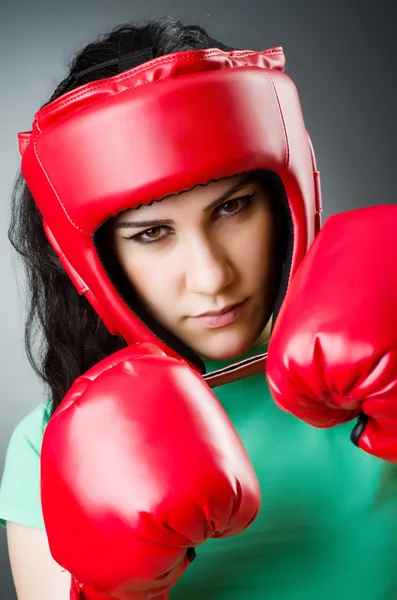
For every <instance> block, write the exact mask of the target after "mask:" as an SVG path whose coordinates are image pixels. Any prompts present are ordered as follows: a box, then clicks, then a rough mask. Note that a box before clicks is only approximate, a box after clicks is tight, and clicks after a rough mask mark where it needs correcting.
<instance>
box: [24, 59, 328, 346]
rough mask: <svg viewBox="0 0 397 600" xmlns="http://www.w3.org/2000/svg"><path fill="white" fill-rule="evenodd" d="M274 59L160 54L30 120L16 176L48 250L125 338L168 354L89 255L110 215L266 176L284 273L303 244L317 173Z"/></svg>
mask: <svg viewBox="0 0 397 600" xmlns="http://www.w3.org/2000/svg"><path fill="white" fill-rule="evenodd" d="M284 62H285V58H284V54H283V52H282V49H281V48H275V49H272V50H267V51H264V52H253V51H244V52H242V51H240V52H222V51H220V50H209V51H193V52H185V53H177V54H174V55H168V56H165V57H160V58H158V59H155V60H153V61H150V62H149V63H145V64H144V65H140V66H139V67H136V68H135V69H132V70H130V71H127V72H125V73H122V74H120V75H117V76H115V77H112V78H109V79H105V80H100V81H97V82H93V83H90V84H87V85H85V86H82V87H81V88H78V89H76V90H73V91H71V92H69V93H67V94H65V95H64V96H63V97H61V98H59V99H58V100H56V101H54V102H53V103H51V104H50V105H48V106H46V107H44V108H43V109H41V110H40V111H39V112H38V113H37V114H36V117H35V121H34V124H33V131H32V133H31V136H30V140H29V142H27V134H26V132H25V133H24V134H21V136H20V147H21V151H23V157H22V165H21V166H22V173H23V175H24V177H25V179H26V182H27V184H28V186H29V188H30V190H31V192H32V194H33V196H34V198H35V201H36V203H37V205H38V207H39V210H40V212H41V214H42V215H43V219H44V221H45V223H46V230H47V233H48V235H49V239H50V241H51V243H53V246H54V249H55V250H56V251H57V252H58V255H59V256H62V257H63V261H64V264H65V268H66V266H68V272H69V273H72V274H73V277H72V275H71V277H72V280H73V281H74V282H75V285H76V287H78V289H79V292H80V293H81V292H82V289H83V288H82V286H81V281H83V282H84V284H85V285H86V287H87V289H85V288H84V290H85V291H84V292H83V293H85V294H86V296H87V299H88V300H89V301H90V302H91V303H92V305H93V306H94V308H95V310H97V312H98V313H99V314H100V316H101V317H102V319H103V320H104V322H105V323H106V325H107V326H108V328H109V329H110V331H112V332H113V333H120V334H121V335H122V336H123V337H124V338H125V339H126V340H127V342H129V343H134V342H137V341H139V342H153V343H157V344H159V345H160V346H161V347H162V349H163V350H164V351H166V352H167V353H168V354H172V351H171V350H170V349H169V348H167V347H166V345H165V344H164V343H163V342H161V341H159V340H158V339H157V338H156V337H155V335H154V334H153V333H151V332H150V331H149V330H148V329H147V327H146V326H145V325H144V324H143V323H142V322H141V321H140V320H139V319H138V318H137V317H136V316H135V315H134V314H132V312H131V310H130V309H129V308H128V307H127V306H126V305H125V304H124V302H123V301H122V299H121V298H120V297H119V296H118V294H117V292H116V290H115V289H114V287H113V284H112V283H111V281H110V279H109V277H108V276H107V274H106V272H105V271H104V268H103V266H102V264H101V262H100V260H99V258H98V256H97V252H96V249H95V247H94V244H93V239H92V236H93V233H94V232H95V231H96V229H97V228H98V226H99V225H101V224H102V223H103V222H104V221H106V220H107V219H108V218H109V217H111V216H114V215H116V214H117V213H118V212H120V211H122V210H124V209H127V208H133V207H137V206H139V205H140V204H147V203H150V202H151V201H153V200H161V199H163V198H164V197H166V196H167V195H170V194H177V193H180V192H181V191H184V190H189V189H191V188H192V187H194V186H195V185H197V184H203V185H205V184H207V183H208V182H209V181H212V180H218V179H222V178H224V177H229V176H233V175H236V174H239V173H244V172H246V171H250V170H253V169H267V170H271V171H274V172H275V173H277V174H278V175H279V176H280V178H281V179H282V182H283V184H284V187H285V189H286V193H287V196H288V200H289V204H290V209H291V214H292V220H293V227H294V248H293V256H292V265H291V274H293V273H294V272H295V271H296V268H297V267H298V265H299V263H300V262H301V260H302V258H303V256H304V254H305V252H306V251H307V249H308V247H309V246H310V244H311V242H312V241H313V239H314V236H315V233H316V230H317V228H318V214H319V212H321V197H320V196H319V186H318V174H317V171H316V168H315V163H314V159H313V156H312V149H311V145H310V140H309V139H308V135H307V132H306V128H305V125H304V122H303V118H302V113H301V107H300V104H299V98H298V94H297V91H296V88H295V86H294V84H293V82H292V81H291V80H290V78H289V77H288V76H287V75H285V74H284V73H283V68H284ZM54 242H55V243H54ZM66 261H67V262H66ZM174 356H176V355H175V354H174Z"/></svg>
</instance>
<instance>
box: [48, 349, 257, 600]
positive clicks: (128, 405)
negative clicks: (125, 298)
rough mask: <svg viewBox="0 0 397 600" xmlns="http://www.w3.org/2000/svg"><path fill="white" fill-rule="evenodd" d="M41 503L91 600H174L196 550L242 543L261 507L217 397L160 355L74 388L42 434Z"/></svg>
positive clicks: (133, 360) (61, 556)
mask: <svg viewBox="0 0 397 600" xmlns="http://www.w3.org/2000/svg"><path fill="white" fill-rule="evenodd" d="M41 498H42V507H43V515H44V522H45V526H46V531H47V535H48V540H49V544H50V549H51V553H52V555H53V557H54V559H55V560H56V561H57V562H58V563H59V564H60V565H62V566H63V567H64V568H65V569H67V570H68V571H69V572H70V573H71V574H72V576H73V578H74V579H73V583H72V591H71V598H73V599H75V598H84V599H86V600H100V599H101V600H102V599H103V600H104V599H105V598H109V596H108V595H107V594H110V595H111V597H113V598H118V599H120V600H143V599H145V600H149V599H150V600H151V599H152V598H153V599H154V598H156V600H157V599H158V600H160V599H161V600H164V599H166V598H167V597H168V590H169V588H170V587H171V586H172V585H173V584H174V583H175V582H176V581H177V579H178V578H179V577H180V575H181V574H182V573H183V571H184V570H185V569H186V567H187V566H188V564H189V562H190V560H191V558H192V555H193V554H194V551H193V550H192V548H193V547H195V546H198V545H200V544H202V543H203V542H205V540H206V539H208V538H210V537H223V536H231V535H235V534H238V533H240V532H241V531H243V530H244V529H245V528H246V527H247V526H248V525H249V524H250V523H251V522H252V521H253V520H254V518H255V517H256V515H257V513H258V510H259V504H260V493H259V484H258V481H257V478H256V475H255V473H254V470H253V467H252V465H251V463H250V460H249V458H248V456H247V454H246V452H245V450H244V447H243V445H242V442H241V440H240V438H239V437H238V435H237V433H236V431H235V429H234V427H233V426H232V424H231V422H230V421H229V419H228V417H227V415H226V413H225V412H224V410H223V408H222V406H221V405H220V403H219V401H218V400H217V398H216V396H215V395H214V394H213V392H212V391H211V390H210V389H209V387H208V385H207V384H206V383H205V381H204V380H203V378H202V377H201V376H200V375H199V374H198V373H196V372H195V371H194V370H193V369H191V368H190V367H189V366H188V365H187V364H186V362H184V361H183V360H177V359H174V358H170V357H168V356H166V355H165V354H164V353H163V352H162V351H160V350H159V349H158V348H156V347H155V346H154V345H152V344H140V345H137V346H135V347H129V348H126V349H124V350H121V351H120V352H117V353H116V354H114V355H112V356H110V357H108V358H106V359H105V360H103V361H101V362H100V363H98V364H97V365H96V366H95V367H93V368H92V369H90V370H89V371H88V372H87V373H86V374H85V375H83V376H82V377H80V378H79V379H77V380H76V382H75V383H74V384H73V386H72V388H71V390H70V391H69V393H68V394H67V396H66V397H65V399H64V401H63V402H62V404H61V406H60V407H59V408H58V409H57V411H56V412H55V414H54V415H53V416H52V418H51V419H50V421H49V423H48V426H47V429H46V431H45V434H44V439H43V446H42V455H41ZM79 582H81V583H79Z"/></svg>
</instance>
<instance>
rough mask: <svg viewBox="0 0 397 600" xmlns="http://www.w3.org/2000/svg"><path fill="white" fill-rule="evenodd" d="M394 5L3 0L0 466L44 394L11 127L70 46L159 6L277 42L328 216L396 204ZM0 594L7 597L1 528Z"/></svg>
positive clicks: (384, 0)
mask: <svg viewBox="0 0 397 600" xmlns="http://www.w3.org/2000/svg"><path fill="white" fill-rule="evenodd" d="M6 4H7V6H6ZM396 7H397V0H378V1H377V2H369V1H366V0H355V1H354V0H318V1H315V0H277V1H276V2H268V1H267V0H245V2H242V3H237V2H235V1H234V0H199V1H198V2H195V3H194V4H190V2H188V0H135V1H134V2H132V1H131V0H130V1H126V0H68V1H67V2H56V0H34V1H33V2H32V0H11V1H7V0H1V6H0V73H1V83H0V99H1V100H0V101H1V111H0V120H1V123H0V159H1V161H0V163H1V167H0V169H1V171H0V172H1V179H0V211H1V217H0V268H1V280H2V292H3V293H2V295H1V299H0V303H1V305H0V320H1V325H0V331H1V339H2V344H1V363H0V364H1V400H0V402H1V412H0V415H1V417H0V473H1V472H2V469H3V463H4V456H5V451H6V448H7V444H8V441H9V438H10V435H11V432H12V430H13V428H14V427H15V426H16V424H17V423H18V421H19V420H20V419H22V417H23V416H24V415H25V414H26V413H28V412H29V411H30V410H32V409H33V408H34V407H35V406H36V404H37V403H38V402H40V401H41V399H42V396H43V390H42V387H41V384H40V382H39V381H38V380H37V378H36V377H35V375H34V374H33V372H32V371H31V369H30V367H29V365H28V362H27V359H26V358H25V356H24V349H23V322H24V316H25V312H24V305H23V287H21V286H22V278H21V277H20V276H19V277H18V279H19V281H20V286H19V288H17V284H16V272H17V274H18V275H20V270H19V267H18V266H17V265H14V261H13V260H12V258H11V251H10V248H9V244H8V241H7V236H6V230H7V226H8V221H9V198H10V194H11V188H12V184H13V181H14V177H15V174H16V170H17V168H18V165H19V156H18V152H17V140H16V134H17V132H18V131H23V130H26V129H29V128H30V125H31V121H32V118H33V114H34V112H35V111H36V110H37V109H38V108H39V107H40V106H41V104H43V103H44V102H45V101H47V100H48V98H49V96H50V95H51V93H52V91H53V89H54V88H55V86H56V84H57V83H58V82H59V80H60V79H61V78H63V76H64V72H65V71H64V69H65V65H66V61H67V59H68V57H69V56H70V54H72V53H74V52H75V51H76V49H78V48H79V47H80V46H82V45H83V44H85V43H87V42H89V41H90V40H91V39H92V38H94V37H96V36H97V35H98V34H99V33H102V32H104V31H106V30H107V29H109V28H110V27H113V26H114V25H117V24H119V23H121V22H124V21H129V20H136V19H138V20H140V19H142V18H146V17H155V16H159V15H161V14H163V13H170V14H175V15H178V16H180V18H181V19H182V20H183V21H185V22H190V23H193V22H195V23H198V24H201V25H202V26H204V27H206V28H207V29H208V31H209V32H210V34H212V35H213V36H214V37H215V38H217V39H219V40H220V41H223V42H225V43H226V44H229V45H231V46H235V47H239V48H253V49H257V50H260V49H264V48H267V47H272V46H278V45H282V46H283V47H284V50H285V52H286V55H287V72H288V74H289V75H290V76H291V77H292V78H293V79H294V81H295V83H296V84H297V86H298V89H299V91H300V97H301V102H302V105H303V111H304V115H305V120H306V124H307V128H308V130H309V132H310V135H311V137H312V140H313V143H314V147H315V150H316V156H317V161H318V165H319V167H320V170H321V173H322V188H323V201H324V204H325V206H324V214H325V216H327V215H329V214H332V213H334V212H338V211H341V210H346V209H349V208H353V207H358V206H364V205H370V204H378V203H395V202H396V201H397V195H396V171H397V168H396V165H395V159H396V152H395V147H394V140H395V139H396V133H397V131H396V114H395V110H396V87H395V77H396V45H395V41H394V40H395V36H396V25H397V8H396ZM368 243H371V240H368ZM374 251H376V249H374ZM0 598H1V599H2V600H13V599H15V592H14V590H13V585H12V580H11V574H10V569H9V563H8V556H7V551H6V536H5V531H4V530H3V529H1V530H0ZM38 600H39V599H38Z"/></svg>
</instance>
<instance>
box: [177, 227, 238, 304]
mask: <svg viewBox="0 0 397 600" xmlns="http://www.w3.org/2000/svg"><path fill="white" fill-rule="evenodd" d="M185 265H186V288H187V291H188V292H191V293H194V294H205V295H207V296H216V295H218V294H220V293H221V292H222V291H223V290H224V289H225V288H226V287H227V286H228V285H229V284H230V283H231V282H232V281H233V278H234V269H233V265H232V262H231V260H230V257H229V256H228V252H227V248H224V247H223V246H222V245H220V244H219V243H215V242H214V241H213V240H210V239H206V238H205V239H203V238H202V237H200V238H196V239H193V238H190V239H189V243H188V245H187V248H186V262H185Z"/></svg>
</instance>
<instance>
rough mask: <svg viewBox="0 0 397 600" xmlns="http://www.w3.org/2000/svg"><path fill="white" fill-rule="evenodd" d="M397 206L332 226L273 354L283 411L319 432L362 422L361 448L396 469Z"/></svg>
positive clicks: (296, 285) (277, 333) (290, 300)
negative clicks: (352, 421) (361, 418)
mask: <svg viewBox="0 0 397 600" xmlns="http://www.w3.org/2000/svg"><path fill="white" fill-rule="evenodd" d="M396 231H397V206H396V205H382V206H373V207H369V208H363V209H358V210H353V211H349V212H345V213H342V214H338V215H334V216H332V217H330V218H329V219H328V220H327V221H326V222H325V225H324V227H323V228H322V230H321V232H320V233H319V235H318V236H317V238H316V240H315V242H314V244H313V245H312V247H311V248H310V250H309V252H308V254H307V256H306V257H305V259H304V260H303V262H302V264H301V266H300V268H299V270H298V272H297V274H296V275H295V277H294V279H293V280H292V283H291V286H290V289H289V291H288V293H287V296H286V299H285V302H284V304H283V306H282V308H281V311H280V313H279V316H278V319H277V322H276V325H275V328H274V330H273V334H272V337H271V340H270V344H269V356H268V359H267V378H268V381H269V385H270V388H271V391H272V394H273V397H274V399H275V401H276V403H277V404H278V405H279V406H280V407H281V408H282V409H284V410H286V411H288V412H290V413H292V414H294V415H296V416H297V417H299V418H300V419H303V420H304V421H306V422H307V423H310V424H311V425H314V426H315V427H332V426H333V425H337V424H338V423H342V422H344V421H347V420H350V419H353V418H354V417H356V416H357V415H358V414H359V413H364V414H365V415H367V417H368V418H369V420H368V423H367V424H366V426H365V428H364V431H363V433H362V434H361V437H360V438H359V442H358V443H359V446H360V447H361V448H362V449H363V450H366V451H367V452H369V453H371V454H374V455H375V456H378V457H380V458H383V459H385V460H388V461H392V462H397V310H396V307H397V277H396V271H397V244H396Z"/></svg>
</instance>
